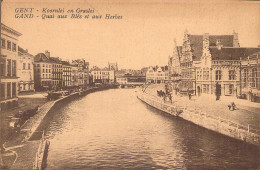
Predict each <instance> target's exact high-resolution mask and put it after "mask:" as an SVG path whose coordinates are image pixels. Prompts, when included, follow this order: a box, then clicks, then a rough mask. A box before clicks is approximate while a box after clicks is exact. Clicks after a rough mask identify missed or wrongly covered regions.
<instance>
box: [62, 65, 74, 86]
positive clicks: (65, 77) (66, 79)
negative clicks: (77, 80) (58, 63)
mask: <svg viewBox="0 0 260 170" xmlns="http://www.w3.org/2000/svg"><path fill="white" fill-rule="evenodd" d="M71 70H72V66H71V65H70V63H69V62H66V61H62V87H63V88H69V87H71V86H72V83H71V82H72V73H71V72H72V71H71Z"/></svg>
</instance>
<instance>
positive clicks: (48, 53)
mask: <svg viewBox="0 0 260 170" xmlns="http://www.w3.org/2000/svg"><path fill="white" fill-rule="evenodd" d="M45 55H46V57H47V58H50V52H49V51H48V50H46V51H45Z"/></svg>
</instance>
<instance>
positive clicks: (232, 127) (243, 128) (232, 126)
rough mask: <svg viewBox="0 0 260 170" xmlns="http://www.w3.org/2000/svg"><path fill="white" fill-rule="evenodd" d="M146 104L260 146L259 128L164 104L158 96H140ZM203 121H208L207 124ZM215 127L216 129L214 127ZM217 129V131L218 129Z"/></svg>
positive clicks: (192, 109)
mask: <svg viewBox="0 0 260 170" xmlns="http://www.w3.org/2000/svg"><path fill="white" fill-rule="evenodd" d="M138 97H139V98H140V99H141V100H143V101H144V102H146V103H148V104H150V105H151V106H154V107H156V108H158V109H160V110H162V111H165V112H167V113H170V114H172V115H174V116H178V115H179V113H180V112H179V113H178V111H180V110H183V111H184V112H185V114H182V115H180V116H181V117H182V118H184V119H186V120H188V121H191V122H193V123H195V124H198V125H200V126H203V127H205V128H208V129H211V130H214V131H217V132H219V133H222V134H225V135H228V136H231V137H234V138H237V139H240V140H244V141H247V142H249V143H252V144H256V145H259V144H260V130H259V128H257V127H255V126H253V125H250V124H247V125H243V124H241V123H237V122H234V121H231V120H228V119H223V118H221V117H220V116H218V117H216V116H213V115H211V114H207V113H205V112H202V111H201V110H200V109H194V108H192V107H190V108H188V107H180V106H172V105H171V104H167V103H163V101H162V100H161V99H158V97H157V96H154V95H148V94H144V93H143V94H142V95H139V96H138ZM203 119H207V120H206V121H205V122H204V121H202V120H203ZM212 125H213V126H215V128H213V127H212ZM216 128H217V129H216Z"/></svg>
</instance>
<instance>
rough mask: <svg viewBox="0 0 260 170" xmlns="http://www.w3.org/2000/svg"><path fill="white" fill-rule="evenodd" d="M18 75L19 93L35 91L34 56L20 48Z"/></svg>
mask: <svg viewBox="0 0 260 170" xmlns="http://www.w3.org/2000/svg"><path fill="white" fill-rule="evenodd" d="M18 56H19V59H18V62H17V75H18V77H19V79H18V81H19V92H26V91H34V72H33V63H34V57H33V55H31V54H29V53H28V50H24V49H22V48H21V47H18Z"/></svg>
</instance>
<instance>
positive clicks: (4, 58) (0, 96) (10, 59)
mask: <svg viewBox="0 0 260 170" xmlns="http://www.w3.org/2000/svg"><path fill="white" fill-rule="evenodd" d="M21 35H22V34H21V33H19V32H18V31H16V30H14V29H12V28H10V27H8V26H6V25H4V24H2V23H1V56H0V83H1V86H0V111H1V110H7V109H10V108H13V107H16V106H17V105H18V97H17V96H18V76H17V59H18V39H19V37H20V36H21Z"/></svg>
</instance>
